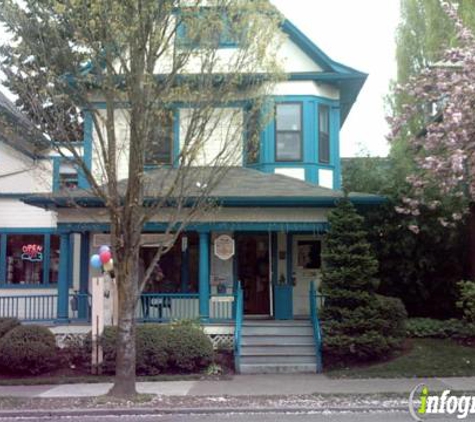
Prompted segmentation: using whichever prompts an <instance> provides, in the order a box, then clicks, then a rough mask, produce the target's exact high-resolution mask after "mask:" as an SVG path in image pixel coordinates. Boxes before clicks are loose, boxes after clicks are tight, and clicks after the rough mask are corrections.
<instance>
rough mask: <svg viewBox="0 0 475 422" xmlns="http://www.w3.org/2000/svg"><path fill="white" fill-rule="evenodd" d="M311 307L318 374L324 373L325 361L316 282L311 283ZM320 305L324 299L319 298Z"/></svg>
mask: <svg viewBox="0 0 475 422" xmlns="http://www.w3.org/2000/svg"><path fill="white" fill-rule="evenodd" d="M309 301H310V303H309V305H310V319H311V323H312V327H313V336H314V339H315V354H316V357H317V372H322V369H323V360H322V330H321V327H320V320H319V318H318V307H317V292H316V289H315V282H314V281H312V282H311V283H310V292H309ZM319 302H320V305H321V304H323V297H322V296H319Z"/></svg>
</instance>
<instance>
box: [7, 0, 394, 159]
mask: <svg viewBox="0 0 475 422" xmlns="http://www.w3.org/2000/svg"><path fill="white" fill-rule="evenodd" d="M271 1H272V2H273V3H274V4H275V5H276V6H278V7H279V9H280V10H281V11H282V12H283V13H284V15H285V16H286V17H287V18H288V19H290V20H291V21H292V22H293V23H294V24H295V25H296V26H297V27H298V28H299V29H300V30H301V31H303V32H304V33H305V34H306V35H307V36H308V37H309V38H310V39H311V40H312V41H314V43H315V44H316V45H317V46H318V47H319V48H321V49H322V50H323V51H324V52H325V53H326V54H327V55H328V56H330V57H331V58H332V59H333V60H336V61H338V62H341V63H343V64H345V65H347V66H351V67H353V68H355V69H357V70H360V71H362V72H365V73H368V74H369V77H368V79H367V81H366V84H365V85H364V87H363V89H362V90H361V93H360V95H359V97H358V99H357V101H356V103H355V105H354V106H353V109H352V110H351V112H350V115H349V116H348V118H347V120H346V122H345V124H344V126H343V128H342V131H341V156H342V157H350V156H355V155H360V154H361V153H363V154H366V153H370V154H371V155H375V156H377V155H386V154H387V152H388V145H387V142H386V140H385V135H386V134H387V132H388V126H387V124H386V121H385V107H384V100H383V98H384V96H385V95H386V94H387V93H388V88H389V81H390V80H391V79H393V78H395V75H396V63H395V42H394V37H395V28H396V26H397V22H398V19H399V0H271ZM4 36H5V35H4V33H3V32H2V28H1V27H0V39H3V37H4ZM0 90H2V91H3V92H4V91H5V89H4V88H3V87H2V86H1V85H0Z"/></svg>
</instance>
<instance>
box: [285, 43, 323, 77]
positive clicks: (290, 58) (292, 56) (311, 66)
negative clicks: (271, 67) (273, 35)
mask: <svg viewBox="0 0 475 422" xmlns="http://www.w3.org/2000/svg"><path fill="white" fill-rule="evenodd" d="M277 57H278V58H279V61H280V62H281V63H282V64H283V66H284V70H285V72H287V73H291V72H321V71H322V68H321V67H319V66H318V65H317V64H316V63H315V62H314V61H313V60H312V59H311V58H310V57H309V56H307V54H305V53H304V52H303V51H302V50H301V49H300V48H299V47H298V46H297V45H296V44H295V43H293V42H292V41H291V40H289V39H287V40H286V41H285V42H284V43H283V45H282V46H281V48H280V50H279V52H278V56H277Z"/></svg>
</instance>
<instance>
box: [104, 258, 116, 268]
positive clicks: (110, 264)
mask: <svg viewBox="0 0 475 422" xmlns="http://www.w3.org/2000/svg"><path fill="white" fill-rule="evenodd" d="M113 269H114V260H113V259H109V261H107V262H106V263H105V264H104V270H105V271H112V270H113Z"/></svg>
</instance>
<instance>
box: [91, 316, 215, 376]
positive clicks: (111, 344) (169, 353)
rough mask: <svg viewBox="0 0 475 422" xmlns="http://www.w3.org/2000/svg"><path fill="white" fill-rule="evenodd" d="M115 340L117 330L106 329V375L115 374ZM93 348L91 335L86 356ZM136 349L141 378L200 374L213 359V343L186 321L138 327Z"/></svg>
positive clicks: (137, 368)
mask: <svg viewBox="0 0 475 422" xmlns="http://www.w3.org/2000/svg"><path fill="white" fill-rule="evenodd" d="M116 339H117V327H106V328H105V330H104V334H103V335H102V337H101V344H102V348H103V353H104V361H103V365H102V371H103V372H104V373H109V374H113V373H114V371H115V363H116V356H117V353H116ZM91 347H92V342H91V336H88V339H87V340H86V342H85V350H86V352H85V353H90V352H91ZM136 348H137V349H136V353H137V362H136V371H137V374H139V375H157V374H160V373H164V372H170V371H175V372H194V371H199V370H202V369H204V368H206V367H207V366H208V365H209V364H210V363H211V361H212V359H213V345H212V343H211V340H210V339H209V338H208V336H207V335H206V334H205V333H204V332H203V331H202V330H201V328H200V327H199V326H197V325H194V324H192V323H187V322H180V323H176V324H171V325H161V324H146V325H140V326H138V327H137V335H136Z"/></svg>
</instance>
